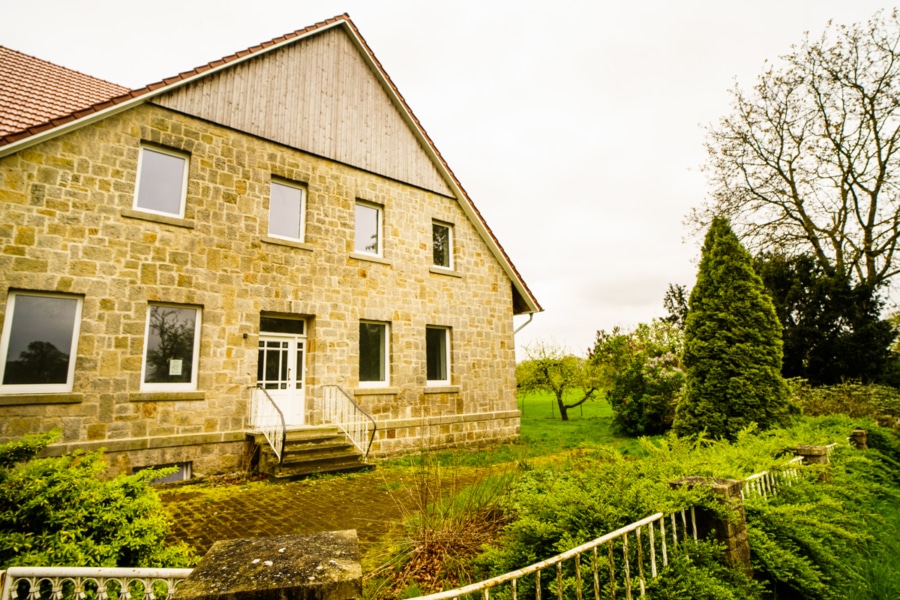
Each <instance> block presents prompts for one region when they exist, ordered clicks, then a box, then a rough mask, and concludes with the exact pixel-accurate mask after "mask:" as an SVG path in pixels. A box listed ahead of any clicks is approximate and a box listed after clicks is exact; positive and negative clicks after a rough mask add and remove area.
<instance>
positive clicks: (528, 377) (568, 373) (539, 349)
mask: <svg viewBox="0 0 900 600" xmlns="http://www.w3.org/2000/svg"><path fill="white" fill-rule="evenodd" d="M525 355H526V356H527V359H526V360H524V361H522V362H521V363H520V364H519V365H518V367H517V368H516V378H517V380H518V387H519V389H520V390H522V391H523V392H537V391H541V392H550V393H551V394H553V396H554V397H555V398H556V405H557V406H558V407H559V415H560V418H561V419H562V420H563V421H568V420H569V413H568V410H569V409H570V408H575V407H577V406H581V405H582V404H584V403H585V402H587V401H588V400H590V399H591V398H593V397H594V395H595V394H596V393H597V392H598V391H599V389H600V383H599V381H598V380H597V378H596V377H594V375H593V368H592V365H591V364H590V362H589V361H588V360H586V359H584V358H580V357H578V356H574V355H572V354H566V352H565V350H564V349H563V348H560V347H558V346H554V345H552V344H546V343H543V342H537V343H535V344H532V345H531V346H529V347H528V348H526V349H525ZM573 393H574V394H576V396H575V398H576V399H575V400H572V401H571V402H567V399H568V398H569V397H571V396H572V394H573Z"/></svg>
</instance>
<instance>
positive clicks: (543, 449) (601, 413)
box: [382, 392, 645, 468]
mask: <svg viewBox="0 0 900 600" xmlns="http://www.w3.org/2000/svg"><path fill="white" fill-rule="evenodd" d="M574 396H575V393H573V394H572V397H574ZM518 401H519V410H520V411H522V420H521V432H520V433H521V435H520V439H518V440H516V441H514V442H508V443H503V444H491V445H490V446H487V447H480V448H479V447H474V448H454V449H451V450H437V451H434V450H429V451H425V452H422V453H420V454H416V455H410V456H405V457H401V458H396V459H391V460H388V461H386V462H385V463H382V464H383V465H384V466H389V465H395V466H401V467H402V466H415V465H420V464H421V461H422V460H423V457H424V456H425V455H427V456H428V460H429V461H436V462H437V463H438V464H440V465H442V466H445V467H451V466H452V467H454V468H456V467H461V466H463V467H487V466H491V465H498V464H502V463H519V462H523V461H529V460H531V459H535V458H540V457H544V456H553V455H557V454H562V453H565V452H569V451H571V450H575V449H577V448H584V447H596V446H598V445H604V446H612V447H613V448H615V449H617V450H618V451H619V452H621V453H622V454H625V455H627V456H634V457H641V456H644V455H645V452H644V450H643V448H641V446H640V444H638V442H637V440H636V439H635V438H632V437H626V436H622V435H619V434H617V433H615V432H614V431H613V429H612V414H613V413H612V408H611V407H610V406H609V403H608V402H607V401H606V400H599V399H597V400H588V401H587V402H585V403H584V404H582V405H581V406H579V407H577V408H573V409H570V410H569V413H568V414H569V420H568V421H563V420H561V419H560V418H559V409H558V408H557V407H556V399H555V397H554V396H553V395H552V394H550V393H549V392H538V393H533V394H520V395H519V398H518ZM570 401H571V400H570Z"/></svg>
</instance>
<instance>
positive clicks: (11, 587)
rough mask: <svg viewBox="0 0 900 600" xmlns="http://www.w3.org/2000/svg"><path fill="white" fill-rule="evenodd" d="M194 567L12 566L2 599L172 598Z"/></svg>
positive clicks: (1, 580) (0, 581) (1, 575)
mask: <svg viewBox="0 0 900 600" xmlns="http://www.w3.org/2000/svg"><path fill="white" fill-rule="evenodd" d="M192 570H193V569H128V568H105V567H100V568H93V567H9V568H8V569H7V570H6V571H0V586H2V590H0V600H86V599H89V600H90V599H96V600H168V599H169V598H171V597H172V595H173V594H174V593H175V588H177V587H178V584H179V583H181V582H182V581H184V580H185V579H187V577H188V575H190V574H191V571H192Z"/></svg>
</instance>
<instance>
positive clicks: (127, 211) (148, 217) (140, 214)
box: [122, 208, 194, 229]
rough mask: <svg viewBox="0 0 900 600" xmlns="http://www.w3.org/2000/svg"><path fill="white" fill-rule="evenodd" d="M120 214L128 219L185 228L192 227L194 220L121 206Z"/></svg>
mask: <svg viewBox="0 0 900 600" xmlns="http://www.w3.org/2000/svg"><path fill="white" fill-rule="evenodd" d="M122 216H123V217H126V218H128V219H141V220H142V221H152V222H154V223H162V224H163V225H173V226H175V227H184V228H185V229H193V228H194V222H193V221H188V220H187V219H181V218H178V217H167V216H165V215H156V214H153V213H148V212H144V211H142V210H135V209H133V208H123V209H122Z"/></svg>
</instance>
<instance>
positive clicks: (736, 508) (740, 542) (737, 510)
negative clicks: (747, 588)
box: [669, 477, 753, 577]
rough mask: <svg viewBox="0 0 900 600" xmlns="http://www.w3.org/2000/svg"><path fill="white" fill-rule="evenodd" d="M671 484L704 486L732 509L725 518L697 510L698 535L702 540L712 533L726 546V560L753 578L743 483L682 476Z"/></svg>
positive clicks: (733, 480) (731, 480) (675, 485)
mask: <svg viewBox="0 0 900 600" xmlns="http://www.w3.org/2000/svg"><path fill="white" fill-rule="evenodd" d="M669 485H671V486H672V487H673V488H678V487H682V486H687V487H688V488H693V487H695V486H704V487H709V488H711V489H712V490H713V493H714V494H715V496H716V498H717V499H718V500H719V502H721V503H722V505H723V506H725V507H727V508H728V509H730V510H729V515H728V517H726V518H724V519H723V518H722V517H721V516H719V515H717V514H716V513H714V512H712V511H710V510H706V509H703V508H700V507H697V508H696V511H695V512H696V515H697V536H698V537H700V538H701V539H702V538H705V537H708V535H709V534H710V532H712V533H713V535H714V537H715V539H716V540H717V541H719V542H721V543H723V544H725V560H726V561H728V562H729V563H730V564H732V565H733V566H735V567H738V568H740V569H741V570H743V571H744V573H746V574H747V576H748V577H752V576H753V567H752V566H751V565H750V542H749V540H748V538H747V520H746V517H745V515H744V502H743V500H742V498H741V490H742V489H743V486H744V482H743V481H739V480H737V479H719V478H711V477H683V478H681V479H679V480H678V481H673V482H671V483H670V484H669Z"/></svg>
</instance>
